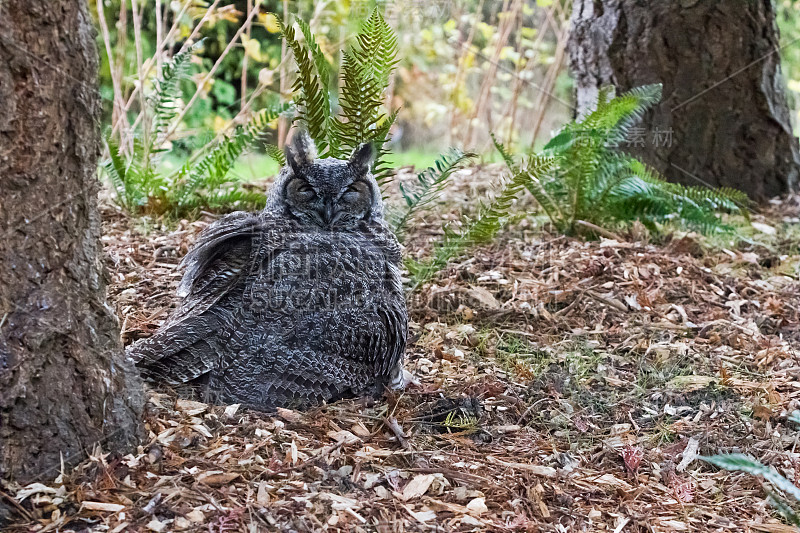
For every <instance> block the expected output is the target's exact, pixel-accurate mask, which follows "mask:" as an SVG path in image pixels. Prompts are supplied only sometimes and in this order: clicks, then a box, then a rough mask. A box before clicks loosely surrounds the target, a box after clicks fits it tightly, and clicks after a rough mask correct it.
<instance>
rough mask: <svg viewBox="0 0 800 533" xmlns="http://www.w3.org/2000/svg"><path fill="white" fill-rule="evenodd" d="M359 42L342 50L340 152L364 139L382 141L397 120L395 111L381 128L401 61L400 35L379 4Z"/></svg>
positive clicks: (336, 122) (337, 121)
mask: <svg viewBox="0 0 800 533" xmlns="http://www.w3.org/2000/svg"><path fill="white" fill-rule="evenodd" d="M356 42H357V45H356V46H355V47H353V49H352V50H351V51H350V52H344V53H343V54H342V65H341V77H342V87H341V92H340V95H339V106H340V107H341V109H342V115H343V116H342V117H337V118H336V119H335V120H334V121H333V123H332V126H333V129H334V132H335V136H336V138H337V141H338V146H339V151H340V152H346V151H348V150H352V149H355V148H356V147H357V146H359V145H360V144H362V143H364V142H370V141H377V142H378V143H382V142H383V141H385V135H386V133H388V126H391V123H393V122H394V118H392V117H393V115H394V114H392V115H390V116H389V119H388V121H389V124H388V126H387V128H386V132H381V129H380V125H381V124H386V122H387V117H386V115H385V114H384V113H383V112H382V111H381V109H382V106H383V93H384V91H385V90H386V87H387V86H388V83H389V77H390V75H391V73H392V71H393V70H394V69H395V67H396V66H397V62H398V61H397V35H396V34H395V33H394V31H393V30H392V28H391V27H390V26H389V25H388V24H387V23H386V21H385V20H384V19H383V16H382V15H381V14H380V12H379V11H378V9H377V8H376V9H375V10H373V12H372V15H371V16H370V17H369V19H368V20H367V21H366V22H365V23H364V24H363V25H362V27H361V31H360V32H359V34H358V35H357V37H356ZM381 136H383V137H384V139H383V140H381V138H380V137H381Z"/></svg>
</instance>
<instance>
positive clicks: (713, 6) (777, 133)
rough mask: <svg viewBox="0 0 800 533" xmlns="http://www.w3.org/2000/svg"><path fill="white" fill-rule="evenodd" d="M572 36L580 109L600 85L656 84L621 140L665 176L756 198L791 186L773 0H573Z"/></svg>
mask: <svg viewBox="0 0 800 533" xmlns="http://www.w3.org/2000/svg"><path fill="white" fill-rule="evenodd" d="M570 41H571V42H570V55H571V66H572V69H573V71H574V73H575V76H576V85H577V95H578V107H579V110H583V109H585V108H586V107H587V106H588V105H591V103H592V102H593V100H594V98H595V97H596V95H597V91H598V89H599V87H601V86H604V85H613V86H615V87H617V89H618V90H622V91H624V90H628V89H630V88H632V87H636V86H640V85H645V84H649V83H662V84H663V86H664V99H663V100H662V102H661V104H660V105H659V106H658V107H657V109H655V110H654V111H653V112H651V113H649V114H648V115H647V116H646V117H645V120H644V121H643V122H642V124H641V126H642V128H641V129H640V130H638V131H637V132H636V138H635V139H629V140H628V143H627V144H628V146H629V148H630V150H631V151H632V152H633V153H634V154H635V155H638V156H641V157H642V158H643V159H644V160H645V161H646V162H647V163H650V164H651V165H653V166H654V167H655V168H656V169H657V170H659V171H660V172H662V173H663V174H664V175H665V176H666V177H668V178H669V179H670V180H672V181H676V182H680V183H685V184H691V185H699V184H706V185H712V186H731V187H736V188H737V189H740V190H742V191H744V192H746V193H747V194H748V195H749V196H750V197H751V198H753V199H755V200H758V201H763V200H765V199H767V198H769V197H772V196H775V195H779V194H783V193H785V192H787V191H788V190H790V189H791V188H794V187H795V185H796V184H797V180H798V172H799V171H800V155H798V142H797V138H795V137H794V135H793V134H792V127H791V123H790V118H789V110H788V107H787V105H786V100H785V94H784V87H783V80H782V78H781V71H780V54H779V53H778V30H777V27H776V25H775V12H774V9H773V7H772V2H771V0H682V1H680V2H678V1H670V2H642V1H641V0H575V2H574V5H573V15H572V35H571V39H570Z"/></svg>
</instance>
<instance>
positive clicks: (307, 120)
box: [273, 13, 331, 154]
mask: <svg viewBox="0 0 800 533" xmlns="http://www.w3.org/2000/svg"><path fill="white" fill-rule="evenodd" d="M273 15H274V16H275V18H276V19H277V20H278V24H279V26H280V28H281V35H282V36H283V38H284V39H286V44H287V45H288V46H289V48H290V49H291V50H292V55H293V56H294V60H295V63H297V79H296V80H295V82H294V86H293V90H294V91H296V92H297V96H296V97H295V101H296V104H297V117H296V119H295V120H299V121H301V122H303V123H304V125H305V128H306V130H307V131H308V134H309V135H310V136H311V138H312V139H313V140H314V142H315V143H316V145H317V150H319V152H320V154H322V153H325V152H326V150H327V149H328V146H329V139H328V137H329V134H328V126H329V124H328V122H329V121H330V115H331V107H330V98H329V95H328V76H329V73H328V67H327V61H325V58H324V57H323V55H322V52H321V50H320V49H319V46H318V45H317V42H316V40H314V38H313V35H312V34H311V30H310V28H308V26H307V25H305V24H304V23H300V30H301V32H302V33H303V35H304V36H305V38H306V44H303V43H301V42H300V41H298V40H297V37H296V34H295V30H294V27H293V26H292V25H286V24H284V22H283V20H282V19H281V18H280V16H278V15H277V14H276V13H273ZM306 33H308V35H306Z"/></svg>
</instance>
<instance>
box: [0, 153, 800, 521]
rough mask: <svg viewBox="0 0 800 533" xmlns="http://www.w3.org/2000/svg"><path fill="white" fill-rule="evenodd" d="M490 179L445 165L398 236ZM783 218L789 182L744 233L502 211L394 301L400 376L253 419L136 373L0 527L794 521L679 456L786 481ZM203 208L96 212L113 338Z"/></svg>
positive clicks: (739, 477) (791, 340)
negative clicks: (130, 443)
mask: <svg viewBox="0 0 800 533" xmlns="http://www.w3.org/2000/svg"><path fill="white" fill-rule="evenodd" d="M497 176H498V172H497V169H496V168H495V167H491V166H490V167H488V168H484V169H479V168H476V169H467V170H465V171H462V172H461V173H459V174H458V175H457V176H456V182H457V183H456V186H455V187H454V188H453V189H452V190H451V191H450V192H448V196H447V197H446V198H445V199H444V200H445V201H444V202H443V204H442V205H440V206H439V207H438V210H437V212H435V213H432V214H430V215H429V216H428V217H427V218H428V220H427V221H417V222H416V223H415V224H414V225H413V227H414V231H413V233H412V234H411V235H409V239H408V240H407V241H406V243H407V253H409V254H412V255H419V254H423V253H424V251H425V249H426V247H427V242H428V241H429V239H430V237H431V236H432V235H434V234H435V233H436V232H437V231H438V230H439V228H440V227H441V221H442V218H448V217H450V218H454V217H455V213H456V212H457V211H459V210H461V209H462V208H464V207H465V206H469V205H472V202H474V199H475V198H479V197H481V195H482V194H484V192H485V190H486V187H487V183H489V182H491V181H492V180H496V179H497ZM517 207H518V210H519V211H520V212H523V211H524V210H525V209H526V208H528V207H530V206H529V205H528V204H527V202H526V201H523V202H521V204H520V205H519V206H517ZM799 217H800V198H798V197H792V198H788V199H786V200H784V201H782V202H775V203H773V204H772V205H771V206H770V207H769V208H768V209H767V210H766V211H764V212H761V213H759V214H756V215H754V217H753V221H754V222H755V228H756V229H755V230H754V240H755V241H760V242H761V243H762V244H755V243H750V244H747V243H745V244H738V245H736V246H733V245H731V246H730V247H728V248H725V247H724V246H723V245H721V244H720V243H717V244H716V245H715V246H708V245H707V243H706V242H705V241H704V240H703V239H702V238H699V237H697V236H695V235H692V234H689V235H678V236H673V237H672V238H667V239H662V240H661V242H659V243H658V244H652V243H648V239H646V238H644V236H643V233H642V232H640V231H632V232H630V233H628V234H624V235H622V236H620V239H602V240H599V241H594V242H586V241H583V240H579V239H573V238H567V237H564V236H560V235H554V234H550V233H548V232H547V231H546V229H543V228H542V227H541V226H540V225H537V224H535V223H534V222H535V221H532V220H531V219H530V218H521V217H520V218H519V219H517V220H516V221H515V222H513V223H512V224H511V225H510V226H509V227H508V228H506V229H505V230H504V231H503V232H502V233H501V234H500V235H499V237H498V239H497V240H496V241H495V242H494V243H493V244H491V245H488V246H484V247H481V248H479V249H477V250H475V251H474V253H472V254H471V256H470V257H468V258H467V259H465V260H462V261H460V262H458V263H457V264H454V265H452V266H450V267H449V268H447V269H446V270H445V271H443V272H441V273H439V275H438V276H437V277H436V278H435V279H434V280H433V282H431V283H430V284H428V285H426V286H424V287H423V288H422V289H421V290H420V291H418V292H416V293H414V294H412V295H411V296H410V297H409V306H410V314H411V317H412V322H411V326H410V338H411V341H410V344H409V347H408V352H407V368H408V370H409V371H410V372H411V373H412V374H413V375H414V376H415V380H416V383H414V384H412V385H410V386H409V387H408V388H407V390H405V391H404V392H402V393H397V394H394V395H392V396H390V397H388V398H384V399H383V400H381V401H378V402H375V403H374V404H372V405H369V404H366V403H365V402H339V403H336V404H332V405H328V406H324V407H321V408H318V409H315V410H314V411H312V412H306V413H301V412H295V411H288V410H281V411H279V412H278V413H277V414H272V415H268V414H262V413H257V412H248V411H245V410H243V409H240V408H238V407H237V406H209V405H206V404H203V403H199V402H195V401H189V400H182V399H177V398H176V397H175V396H174V395H172V394H170V393H169V392H168V391H158V392H151V393H150V394H149V401H148V405H147V415H146V421H147V429H148V431H149V437H148V441H147V442H146V443H145V444H144V445H143V446H141V447H140V448H139V449H138V450H137V451H136V452H135V453H132V454H130V455H126V456H124V457H119V456H111V455H106V454H102V453H100V451H99V450H97V451H95V452H94V453H93V454H92V456H91V458H90V459H89V460H87V461H85V462H83V463H82V464H80V465H79V466H78V467H77V468H76V469H74V470H72V471H71V472H69V473H65V474H63V475H61V476H59V478H58V479H56V480H53V479H50V480H42V482H41V483H40V484H35V485H32V486H29V487H27V488H22V487H20V488H19V490H18V491H17V492H16V494H15V496H16V499H17V501H21V503H20V505H19V507H20V508H21V509H23V510H24V512H25V513H27V515H28V518H29V520H28V521H27V523H25V524H22V523H21V524H20V525H19V526H18V527H17V528H16V529H14V530H15V531H27V530H38V531H42V532H43V531H56V530H58V531H69V530H75V531H83V530H91V531H112V532H115V533H118V532H123V531H155V532H160V531H209V532H223V531H274V530H282V531H380V532H395V531H397V532H399V531H487V530H491V531H563V532H566V531H614V532H633V531H665V532H666V531H759V532H782V531H796V529H794V528H792V527H789V526H786V525H783V524H782V523H781V522H780V521H779V520H778V517H777V514H776V512H775V511H774V509H773V508H772V507H770V506H768V504H767V503H766V492H765V488H764V486H763V482H762V481H761V480H759V479H757V478H754V477H752V476H750V475H747V474H742V473H730V472H725V471H718V470H717V469H716V468H714V467H712V466H710V465H709V464H708V463H706V462H703V461H702V460H699V459H698V458H697V457H698V455H712V454H716V453H729V452H742V453H747V454H750V455H752V456H754V457H755V458H757V459H759V460H761V461H762V462H764V463H765V464H768V465H772V466H774V467H775V468H776V469H777V470H778V471H779V472H781V473H782V474H784V475H785V476H786V477H787V478H788V479H790V480H793V481H794V482H795V483H797V481H798V479H800V449H798V443H799V442H800V433H798V427H797V425H796V424H794V423H793V422H791V421H789V420H787V417H788V415H790V414H791V413H792V412H793V411H794V410H795V409H800V380H799V379H798V378H799V377H800V352H798V346H799V345H800V344H798V343H799V342H800V281H798V273H799V272H800V251H798V250H799V248H798V245H800V237H798V234H797V233H796V232H797V230H796V229H794V230H793V229H792V228H796V227H797V225H798V223H800V218H799ZM213 219H214V218H213V217H212V216H210V215H209V216H204V217H203V218H201V220H199V221H197V222H191V223H188V222H181V223H179V224H177V226H173V227H162V226H160V225H153V224H150V225H147V224H145V223H143V222H142V221H141V220H138V221H137V220H132V219H129V218H127V217H125V216H124V215H122V214H120V213H119V212H118V211H116V210H115V209H114V208H113V207H111V206H110V205H109V206H106V207H104V229H105V235H104V237H103V239H104V243H105V245H106V249H107V251H108V253H109V261H108V266H109V269H110V271H111V276H112V283H111V288H110V296H111V301H112V302H113V304H114V305H115V306H116V310H117V312H118V315H119V316H120V317H121V319H122V321H123V331H124V335H125V338H126V342H129V341H130V340H131V339H133V338H136V337H140V336H144V335H148V334H150V333H151V332H152V331H154V330H155V329H156V328H157V327H158V325H159V323H160V322H161V321H162V320H163V319H164V318H165V317H166V315H167V314H168V312H169V310H170V308H171V306H173V305H174V303H175V288H176V285H177V282H178V281H179V279H180V277H181V274H182V273H181V271H180V270H179V269H178V268H177V265H178V263H179V260H180V257H181V256H183V255H184V254H185V253H186V251H187V250H188V248H189V247H190V245H191V243H192V242H193V240H194V239H195V238H196V236H197V234H198V232H199V231H201V230H202V229H203V228H204V227H205V226H206V225H207V224H209V223H210V222H212V221H213ZM792 231H794V232H795V233H794V234H792ZM20 512H23V511H20Z"/></svg>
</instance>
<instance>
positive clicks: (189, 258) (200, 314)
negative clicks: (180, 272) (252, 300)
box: [128, 212, 264, 385]
mask: <svg viewBox="0 0 800 533" xmlns="http://www.w3.org/2000/svg"><path fill="white" fill-rule="evenodd" d="M263 223H264V220H263V218H261V217H260V216H258V215H255V214H252V213H244V212H237V213H231V214H230V215H227V216H225V217H223V218H221V219H220V220H219V221H217V222H215V223H214V224H212V225H211V226H209V227H208V228H206V229H205V230H204V231H203V233H202V234H201V235H200V238H199V239H198V241H197V243H196V245H195V247H194V248H193V249H192V250H191V251H190V252H189V253H188V254H187V255H186V257H185V258H184V260H183V263H182V264H183V265H185V266H186V273H185V274H184V276H183V279H182V280H181V283H180V286H179V288H178V295H179V296H182V297H183V300H182V301H181V304H180V306H179V307H178V308H177V309H176V310H175V311H174V312H173V313H172V315H171V316H170V318H169V319H168V320H167V322H166V323H165V324H164V325H163V326H162V327H161V328H160V329H159V330H158V331H157V332H156V333H155V334H154V335H153V336H151V337H149V338H147V339H142V340H140V341H138V342H136V343H134V344H133V345H131V346H130V347H128V355H129V356H130V357H131V358H132V359H133V361H134V362H135V363H136V364H137V365H138V366H139V367H140V368H141V369H142V373H143V374H144V375H145V377H151V378H158V379H160V380H163V381H165V382H167V383H170V384H172V385H178V384H181V383H186V382H188V381H191V380H193V379H196V378H198V377H200V376H202V375H203V374H206V373H207V372H209V371H210V370H211V369H212V368H213V367H214V366H215V364H216V361H217V358H218V347H217V343H218V341H219V334H220V332H221V331H223V330H224V328H225V325H226V322H227V321H229V320H230V319H231V316H230V312H228V313H226V312H225V311H226V310H223V309H220V310H217V309H214V305H215V304H216V303H217V302H219V301H220V299H221V298H223V297H224V296H226V295H228V294H231V292H232V291H235V290H237V286H238V285H239V282H240V280H241V279H242V278H243V277H244V276H246V275H247V273H248V272H247V270H248V267H249V265H250V258H251V252H252V249H253V242H254V239H257V238H258V236H259V234H260V232H261V231H262V229H263V227H262V226H263ZM228 311H229V310H228Z"/></svg>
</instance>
